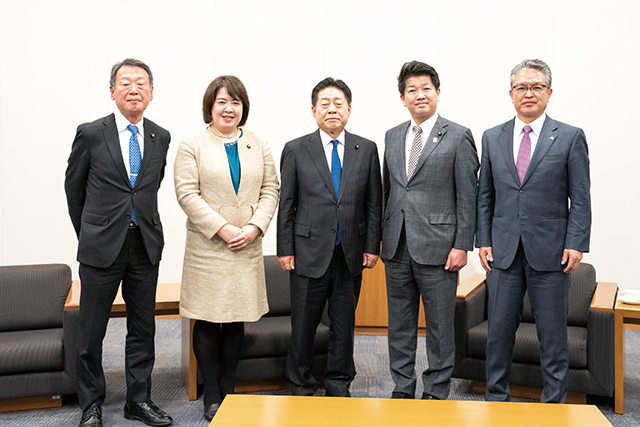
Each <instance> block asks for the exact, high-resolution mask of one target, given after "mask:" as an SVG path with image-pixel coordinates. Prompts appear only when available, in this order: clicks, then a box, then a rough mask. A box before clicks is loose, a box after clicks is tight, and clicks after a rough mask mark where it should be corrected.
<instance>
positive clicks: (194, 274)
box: [174, 76, 279, 420]
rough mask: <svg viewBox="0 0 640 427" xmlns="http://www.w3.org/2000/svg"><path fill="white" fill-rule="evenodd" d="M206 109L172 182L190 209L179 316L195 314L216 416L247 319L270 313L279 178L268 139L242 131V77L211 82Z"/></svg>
mask: <svg viewBox="0 0 640 427" xmlns="http://www.w3.org/2000/svg"><path fill="white" fill-rule="evenodd" d="M202 113H203V118H204V121H205V123H207V124H208V126H207V127H206V128H203V129H200V130H199V131H197V132H195V133H194V134H193V135H191V136H188V137H184V138H183V139H182V141H181V142H180V146H179V147H178V153H177V155H176V161H175V169H174V179H175V186H176V196H177V197H178V202H179V203H180V206H181V207H182V209H183V210H184V212H185V213H186V214H187V238H186V247H185V254H184V265H183V270H182V289H181V295H180V314H181V315H182V316H185V317H188V318H191V319H196V322H195V326H194V329H193V350H194V353H195V356H196V359H197V361H198V367H199V368H200V371H201V372H202V374H203V379H204V408H205V409H204V414H205V418H207V420H211V419H212V418H213V415H214V414H215V412H216V411H217V409H218V407H219V406H220V403H221V402H222V399H224V397H225V396H226V395H227V394H228V393H232V392H233V388H234V377H235V371H236V368H237V366H238V360H239V358H240V351H241V350H242V341H243V337H244V323H243V322H254V321H257V320H258V319H260V317H262V315H264V314H265V313H266V312H267V311H269V307H268V305H267V293H266V288H265V278H264V264H263V258H262V235H263V233H264V232H266V231H267V227H268V226H269V222H270V221H271V218H272V216H273V213H274V211H275V209H276V206H277V204H278V190H279V183H278V177H277V174H276V167H275V164H274V161H273V157H272V155H271V150H270V148H269V145H268V143H267V142H266V141H265V140H263V139H261V138H260V137H259V136H257V135H256V134H254V133H253V132H251V131H248V130H246V129H244V128H242V126H244V124H245V123H246V121H247V117H248V115H249V98H248V96H247V92H246V89H245V87H244V85H243V84H242V82H241V81H240V80H239V79H238V78H237V77H234V76H220V77H218V78H216V79H215V80H214V81H213V82H211V84H210V85H209V87H208V88H207V90H206V92H205V94H204V99H203V107H202Z"/></svg>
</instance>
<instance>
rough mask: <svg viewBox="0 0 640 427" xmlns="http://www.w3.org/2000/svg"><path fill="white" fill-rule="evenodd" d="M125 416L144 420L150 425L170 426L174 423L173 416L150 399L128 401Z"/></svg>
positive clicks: (129, 418)
mask: <svg viewBox="0 0 640 427" xmlns="http://www.w3.org/2000/svg"><path fill="white" fill-rule="evenodd" d="M124 417H125V418H126V419H128V420H138V421H142V422H143V423H145V424H146V425H148V426H170V425H171V424H173V418H171V417H170V416H169V414H167V413H166V412H165V411H163V410H162V409H160V408H158V407H157V406H156V405H155V404H154V403H153V402H152V401H150V400H149V401H147V402H126V403H125V404H124Z"/></svg>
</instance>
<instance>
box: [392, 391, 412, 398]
mask: <svg viewBox="0 0 640 427" xmlns="http://www.w3.org/2000/svg"><path fill="white" fill-rule="evenodd" d="M391 398H392V399H413V396H411V395H410V394H408V393H403V392H401V391H394V392H393V393H391Z"/></svg>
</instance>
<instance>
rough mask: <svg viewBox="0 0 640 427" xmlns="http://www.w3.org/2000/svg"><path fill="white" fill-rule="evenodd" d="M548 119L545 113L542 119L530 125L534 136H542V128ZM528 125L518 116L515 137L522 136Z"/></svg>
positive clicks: (539, 118)
mask: <svg viewBox="0 0 640 427" xmlns="http://www.w3.org/2000/svg"><path fill="white" fill-rule="evenodd" d="M546 119H547V113H543V114H542V115H541V116H540V117H538V118H537V119H535V120H534V121H532V122H531V123H529V126H531V131H532V132H533V134H534V135H536V137H537V136H539V135H540V132H542V126H543V125H544V121H545V120H546ZM526 125H527V123H525V122H523V121H522V120H520V118H519V117H518V116H516V121H515V124H514V130H515V135H520V134H522V132H523V130H524V127H525V126H526Z"/></svg>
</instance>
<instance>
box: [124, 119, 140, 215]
mask: <svg viewBox="0 0 640 427" xmlns="http://www.w3.org/2000/svg"><path fill="white" fill-rule="evenodd" d="M127 129H129V132H131V138H129V182H130V183H131V187H132V188H133V186H135V185H136V179H138V172H140V163H142V155H141V154H140V144H138V127H137V126H135V125H128V126H127ZM131 221H133V223H134V224H135V225H138V218H136V212H135V209H134V210H132V211H131Z"/></svg>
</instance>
